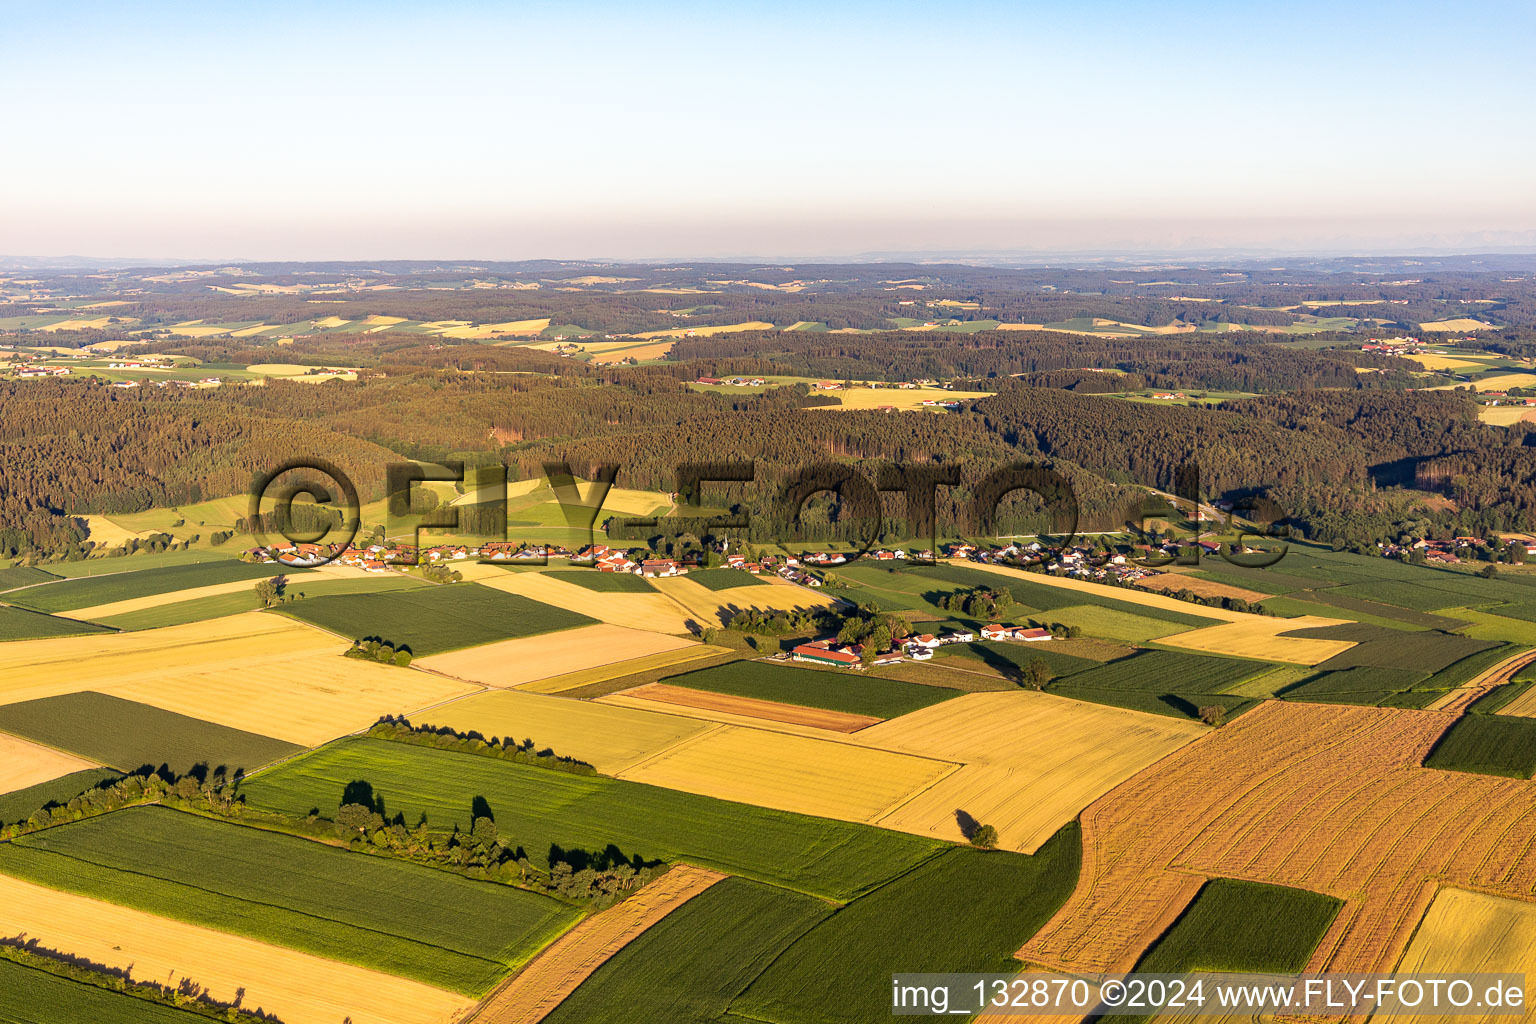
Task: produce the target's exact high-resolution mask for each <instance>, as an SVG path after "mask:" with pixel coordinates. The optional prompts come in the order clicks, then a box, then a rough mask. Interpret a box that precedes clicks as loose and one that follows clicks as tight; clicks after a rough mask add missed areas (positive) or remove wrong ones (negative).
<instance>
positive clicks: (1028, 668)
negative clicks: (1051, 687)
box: [1019, 657, 1056, 690]
mask: <svg viewBox="0 0 1536 1024" xmlns="http://www.w3.org/2000/svg"><path fill="white" fill-rule="evenodd" d="M1054 678H1056V674H1055V673H1054V672H1052V671H1051V666H1050V663H1049V662H1047V661H1046V660H1045V659H1044V658H1040V657H1035V658H1031V659H1029V664H1027V665H1025V666H1024V677H1023V679H1021V680H1020V684H1019V685H1021V686H1023V687H1024V688H1025V689H1028V690H1043V689H1045V685H1046V684H1047V683H1049V682H1050V681H1051V680H1052V679H1054Z"/></svg>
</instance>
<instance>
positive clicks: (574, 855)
mask: <svg viewBox="0 0 1536 1024" xmlns="http://www.w3.org/2000/svg"><path fill="white" fill-rule="evenodd" d="M660 863H662V862H661V860H659V859H656V860H646V859H645V858H644V857H642V856H640V855H639V854H638V853H637V854H634V855H633V856H631V855H629V854H626V853H625V852H624V851H623V850H621V849H619V848H618V846H616V845H615V844H613V843H609V844H608V845H607V846H606V847H604V849H603V850H602V852H600V853H593V852H592V851H591V850H583V849H581V848H579V847H578V848H576V849H571V850H567V849H566V848H565V847H563V846H561V845H559V844H558V843H551V844H550V845H549V866H550V867H551V868H553V867H554V866H555V865H556V864H569V865H570V866H571V870H572V871H585V870H586V869H588V868H591V869H592V870H593V871H608V870H611V869H612V868H616V867H618V866H619V865H620V864H628V865H629V866H630V867H631V868H634V869H635V870H636V871H640V870H642V869H644V868H648V867H655V866H656V865H658V864H660Z"/></svg>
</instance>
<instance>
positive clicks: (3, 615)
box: [0, 605, 104, 642]
mask: <svg viewBox="0 0 1536 1024" xmlns="http://www.w3.org/2000/svg"><path fill="white" fill-rule="evenodd" d="M103 629H104V627H102V626H98V625H96V624H95V623H91V622H76V621H75V620H74V619H65V618H61V617H59V616H57V615H45V614H43V613H42V612H34V611H29V610H28V609H26V608H10V607H7V606H6V605H0V642H3V641H6V640H41V639H44V638H47V637H54V636H75V635H77V634H80V633H100V632H102V631H103Z"/></svg>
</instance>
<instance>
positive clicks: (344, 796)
mask: <svg viewBox="0 0 1536 1024" xmlns="http://www.w3.org/2000/svg"><path fill="white" fill-rule="evenodd" d="M347 804H361V805H362V806H364V807H367V808H369V809H371V810H372V811H374V813H376V814H379V815H383V814H384V797H383V796H381V795H379V794H377V793H375V792H374V791H373V783H371V782H365V781H363V780H362V779H354V780H353V781H351V782H349V783H347V785H346V788H345V789H343V790H342V791H341V803H340V804H339V805H338V806H341V807H345V806H346V805H347Z"/></svg>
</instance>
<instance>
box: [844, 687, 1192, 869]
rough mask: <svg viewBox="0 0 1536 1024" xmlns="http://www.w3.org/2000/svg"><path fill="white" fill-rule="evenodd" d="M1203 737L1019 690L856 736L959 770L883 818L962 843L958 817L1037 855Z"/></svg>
mask: <svg viewBox="0 0 1536 1024" xmlns="http://www.w3.org/2000/svg"><path fill="white" fill-rule="evenodd" d="M1207 731H1208V730H1207V729H1206V727H1205V726H1202V725H1200V724H1198V723H1196V722H1186V721H1180V720H1178V719H1174V718H1165V717H1163V716H1161V715H1148V714H1144V713H1142V712H1139V711H1127V710H1125V709H1124V708H1115V707H1109V706H1107V705H1100V704H1083V703H1081V702H1079V701H1074V700H1068V699H1066V698H1064V697H1056V696H1052V695H1051V694H1047V693H1039V692H1035V691H1028V690H1019V691H1012V692H996V693H968V694H965V695H964V696H961V697H956V698H954V699H952V700H947V701H944V702H943V703H941V704H935V705H933V706H931V707H927V708H923V709H922V710H920V711H914V712H912V713H911V714H908V715H902V716H901V717H900V718H897V719H893V720H891V721H889V722H886V723H884V724H881V725H876V726H872V727H870V728H868V729H865V730H864V731H862V732H860V733H859V734H858V736H857V737H856V739H857V740H858V742H861V743H869V744H873V745H876V746H879V747H881V748H883V749H887V750H899V751H905V752H907V753H912V754H921V755H923V756H926V757H937V758H943V759H945V760H950V761H960V762H964V765H963V767H961V768H960V770H959V771H957V772H954V773H953V774H950V775H948V776H946V777H945V778H944V779H943V780H941V781H940V782H939V783H938V784H937V785H934V786H933V787H931V788H929V789H927V790H925V791H924V792H922V793H920V794H918V795H917V796H915V797H914V798H913V799H912V800H910V801H908V802H906V803H904V804H902V805H901V806H900V807H898V808H896V809H895V810H893V811H892V812H891V813H890V814H887V815H885V816H884V817H882V818H881V819H879V823H880V824H881V825H882V826H884V827H885V828H892V829H898V830H900V831H902V832H913V833H916V834H918V835H928V836H937V837H938V838H941V839H949V840H953V841H955V842H963V841H964V840H965V837H964V835H963V834H962V833H961V830H960V825H959V822H958V821H957V820H956V815H955V812H956V811H957V810H959V811H964V812H965V813H967V814H969V815H970V816H971V817H972V818H974V819H975V820H977V821H979V822H982V823H983V824H987V825H991V826H993V827H994V828H996V829H997V832H998V839H999V842H998V845H999V846H1000V847H1002V848H1003V849H1008V850H1019V851H1021V852H1024V853H1033V852H1034V851H1035V850H1036V849H1038V848H1039V847H1040V844H1041V843H1043V842H1045V841H1046V840H1047V839H1049V838H1050V837H1051V836H1052V835H1054V834H1055V833H1056V831H1057V830H1058V829H1059V828H1061V826H1063V825H1065V824H1066V823H1067V822H1069V821H1071V820H1072V819H1073V818H1075V817H1077V815H1078V813H1079V812H1080V811H1082V809H1083V808H1084V807H1087V806H1088V805H1089V804H1090V803H1092V802H1093V801H1094V800H1096V799H1098V798H1099V797H1100V796H1103V795H1104V794H1105V793H1107V792H1109V791H1110V790H1111V789H1113V788H1114V787H1115V786H1117V785H1119V784H1120V783H1121V782H1123V781H1125V780H1126V779H1128V778H1130V777H1131V776H1132V775H1134V774H1136V773H1137V772H1138V771H1141V770H1142V769H1143V768H1145V767H1147V766H1148V765H1150V764H1152V763H1154V762H1155V761H1157V760H1159V759H1160V758H1162V757H1164V756H1166V755H1168V754H1170V753H1172V752H1173V751H1175V750H1177V749H1179V748H1180V747H1182V746H1184V745H1185V744H1186V743H1189V742H1190V741H1192V740H1194V739H1196V738H1197V737H1199V736H1201V735H1203V734H1204V733H1205V732H1207Z"/></svg>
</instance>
